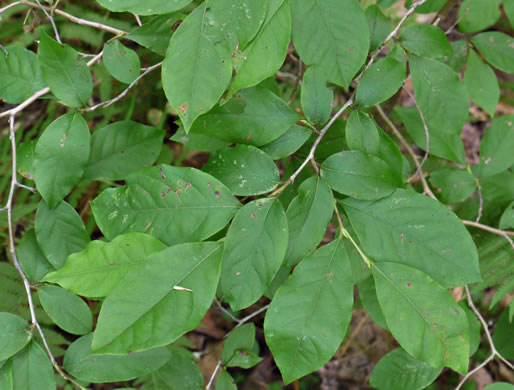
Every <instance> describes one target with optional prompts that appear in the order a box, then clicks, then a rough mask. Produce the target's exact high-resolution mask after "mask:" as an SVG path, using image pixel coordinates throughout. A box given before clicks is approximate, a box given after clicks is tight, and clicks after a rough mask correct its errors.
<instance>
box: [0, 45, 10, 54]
mask: <svg viewBox="0 0 514 390" xmlns="http://www.w3.org/2000/svg"><path fill="white" fill-rule="evenodd" d="M0 50H2V51H3V52H4V53H5V56H6V57H8V56H9V52H8V51H7V49H6V48H5V47H3V46H2V44H0Z"/></svg>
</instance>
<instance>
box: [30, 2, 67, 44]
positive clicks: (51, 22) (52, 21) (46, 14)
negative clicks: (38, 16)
mask: <svg viewBox="0 0 514 390" xmlns="http://www.w3.org/2000/svg"><path fill="white" fill-rule="evenodd" d="M36 3H37V5H38V6H39V8H40V9H41V11H43V13H44V14H45V16H46V17H47V18H48V20H49V21H50V24H51V25H52V28H53V29H54V34H55V40H56V41H57V42H59V43H60V44H62V41H61V37H60V35H59V30H57V26H56V25H55V20H54V18H53V16H51V15H50V14H49V13H48V11H47V10H46V9H45V7H43V5H42V4H41V3H40V2H39V0H36Z"/></svg>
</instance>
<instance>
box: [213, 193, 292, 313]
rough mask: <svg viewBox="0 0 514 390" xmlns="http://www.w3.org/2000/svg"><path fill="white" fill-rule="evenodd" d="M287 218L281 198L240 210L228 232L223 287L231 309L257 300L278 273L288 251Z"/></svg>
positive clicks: (250, 204) (222, 276) (252, 204)
mask: <svg viewBox="0 0 514 390" xmlns="http://www.w3.org/2000/svg"><path fill="white" fill-rule="evenodd" d="M288 237H289V233H288V226H287V218H286V215H285V213H284V209H283V208H282V205H281V204H280V202H279V201H278V199H275V198H271V199H257V200H254V201H252V202H250V203H247V204H246V205H245V206H244V207H243V208H242V209H240V210H239V211H238V212H237V214H236V216H235V218H234V220H233V221H232V224H231V225H230V228H229V230H228V233H227V237H226V241H225V249H224V252H223V263H222V271H221V286H222V289H223V292H224V294H225V299H226V300H227V301H228V302H229V303H230V306H231V307H232V310H241V309H244V308H246V307H248V306H250V305H251V304H253V303H255V302H256V301H257V300H258V299H259V298H260V297H261V296H262V295H263V294H264V292H265V291H266V289H267V288H268V286H269V285H270V283H271V281H272V280H273V278H274V277H275V275H276V273H277V272H278V270H279V268H280V266H281V265H282V262H283V260H284V256H285V254H286V250H287V240H288Z"/></svg>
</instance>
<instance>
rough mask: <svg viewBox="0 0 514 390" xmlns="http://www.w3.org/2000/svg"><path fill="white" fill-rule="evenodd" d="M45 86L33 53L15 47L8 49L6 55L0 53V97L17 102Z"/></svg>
mask: <svg viewBox="0 0 514 390" xmlns="http://www.w3.org/2000/svg"><path fill="white" fill-rule="evenodd" d="M45 87H46V83H45V80H44V79H43V73H42V72H41V68H40V66H39V58H38V57H37V55H36V54H35V53H33V52H31V51H30V50H27V49H25V48H21V47H17V48H12V49H9V55H8V56H5V55H4V54H3V53H1V54H0V99H4V100H5V102H6V103H9V104H19V103H21V102H23V101H25V100H26V99H28V98H29V97H30V96H32V95H33V94H34V93H36V92H37V91H40V90H42V89H43V88H45Z"/></svg>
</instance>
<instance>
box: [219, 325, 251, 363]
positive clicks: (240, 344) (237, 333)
mask: <svg viewBox="0 0 514 390" xmlns="http://www.w3.org/2000/svg"><path fill="white" fill-rule="evenodd" d="M254 345H255V325H254V324H253V323H249V324H244V325H242V326H240V327H238V328H234V329H233V330H232V331H231V332H230V333H229V334H228V336H227V338H226V340H225V342H224V343H223V350H222V352H221V361H222V362H223V364H227V363H228V362H229V361H230V359H232V357H234V355H235V354H236V352H237V351H251V350H252V349H253V346H254Z"/></svg>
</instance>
